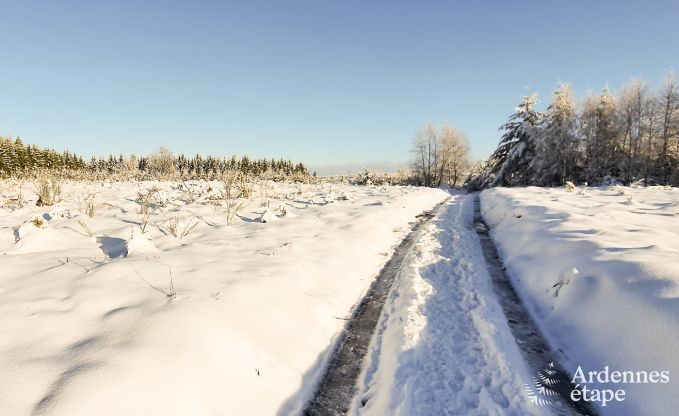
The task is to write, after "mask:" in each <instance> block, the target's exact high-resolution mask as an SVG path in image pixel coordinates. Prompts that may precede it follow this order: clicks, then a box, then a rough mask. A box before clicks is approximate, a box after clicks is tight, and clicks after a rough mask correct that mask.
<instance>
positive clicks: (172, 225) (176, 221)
mask: <svg viewBox="0 0 679 416" xmlns="http://www.w3.org/2000/svg"><path fill="white" fill-rule="evenodd" d="M199 222H200V221H199V220H198V219H197V218H196V217H191V218H189V220H188V221H186V222H183V223H182V221H181V219H180V218H179V215H175V216H174V217H172V218H170V219H168V220H166V221H165V223H164V228H165V229H166V230H167V231H168V232H169V233H170V234H171V235H172V236H174V237H176V238H179V239H182V238H184V237H186V236H187V235H189V234H190V233H191V231H193V229H194V228H196V226H197V225H198V223H199Z"/></svg>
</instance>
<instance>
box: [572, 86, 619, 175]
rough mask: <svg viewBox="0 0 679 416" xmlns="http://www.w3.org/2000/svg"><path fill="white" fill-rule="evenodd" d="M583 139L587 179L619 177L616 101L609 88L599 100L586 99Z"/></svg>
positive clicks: (582, 120)
mask: <svg viewBox="0 0 679 416" xmlns="http://www.w3.org/2000/svg"><path fill="white" fill-rule="evenodd" d="M581 122H582V131H583V133H584V140H585V156H586V172H585V174H586V177H587V181H588V182H590V183H591V182H594V183H596V182H598V181H600V180H601V179H602V178H604V177H606V176H613V177H617V176H619V175H620V169H619V166H620V165H621V163H622V159H623V157H624V154H623V151H622V146H621V143H620V134H619V128H618V126H619V123H617V114H616V104H615V98H614V97H613V96H612V95H611V92H610V89H609V88H608V87H606V88H604V90H603V92H602V93H601V95H600V96H598V97H593V98H589V99H588V100H587V101H586V103H585V108H584V110H583V112H582V115H581Z"/></svg>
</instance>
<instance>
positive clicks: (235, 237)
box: [0, 182, 511, 416]
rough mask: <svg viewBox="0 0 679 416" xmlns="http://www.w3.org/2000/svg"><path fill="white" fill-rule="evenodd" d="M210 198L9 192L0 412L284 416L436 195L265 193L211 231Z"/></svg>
mask: <svg viewBox="0 0 679 416" xmlns="http://www.w3.org/2000/svg"><path fill="white" fill-rule="evenodd" d="M154 186H157V187H158V188H159V191H158V192H156V196H155V198H154V199H153V200H154V202H153V204H151V206H150V207H149V212H150V214H149V216H148V225H147V226H146V230H145V231H146V232H145V233H142V232H141V228H140V226H141V225H142V215H141V214H140V212H139V211H140V202H139V201H140V198H139V193H141V194H148V192H149V190H150V189H152V187H154ZM220 186H221V184H219V183H216V182H213V183H205V182H189V183H184V184H177V183H168V182H165V183H140V184H133V183H112V184H111V183H103V184H70V185H65V186H64V192H63V194H64V201H63V202H61V203H60V204H59V206H58V207H36V206H35V200H36V199H37V197H36V196H35V195H33V193H32V188H31V187H30V185H29V184H25V185H24V188H25V189H24V196H25V197H26V201H25V206H24V207H23V208H17V207H16V206H14V207H9V206H4V207H2V208H0V333H1V334H2V336H1V337H0V413H2V414H3V415H30V414H35V415H41V414H49V415H68V416H75V415H93V414H97V415H188V414H191V415H208V414H210V415H213V414H233V415H275V414H277V413H279V414H283V413H288V412H289V413H298V412H299V411H300V410H301V407H302V406H303V404H304V403H305V401H306V400H307V399H308V398H309V396H310V394H311V393H312V392H313V388H314V387H315V383H316V382H317V381H318V377H319V375H320V374H321V371H322V370H323V368H324V365H325V363H326V361H327V358H328V355H329V353H330V351H331V350H332V347H333V343H334V340H335V339H336V337H337V335H338V333H339V332H340V331H341V330H342V328H343V326H344V324H345V322H346V321H345V318H346V317H348V316H349V315H350V314H351V310H352V306H354V305H355V304H356V303H357V302H358V301H359V300H360V299H361V297H362V295H363V294H364V293H365V291H366V290H367V288H368V287H369V285H370V283H371V280H372V279H373V278H374V277H375V276H376V274H377V273H378V272H379V270H380V268H381V267H382V265H383V264H384V263H385V262H386V260H387V259H388V258H389V256H390V255H391V252H392V249H393V247H394V246H395V245H396V244H398V242H399V241H400V240H401V239H402V238H403V236H404V235H405V234H406V233H407V232H408V230H409V228H410V223H411V222H412V221H414V220H415V216H416V215H417V214H419V213H421V212H422V211H424V210H427V209H431V208H432V207H434V206H435V205H436V204H437V203H438V202H440V201H442V200H443V199H444V198H445V197H446V196H447V193H445V192H443V191H441V190H436V189H425V188H409V187H376V186H368V187H350V186H337V185H335V186H333V187H331V186H329V185H325V186H322V185H282V184H268V185H267V186H266V187H262V189H265V190H262V191H261V193H262V194H261V195H260V194H258V193H257V192H256V191H255V192H254V193H253V195H252V197H250V199H249V200H247V201H246V202H247V205H246V206H245V208H243V209H242V210H241V211H240V212H239V214H238V215H236V216H233V224H227V214H226V207H225V204H226V201H223V200H220V197H219V195H220V193H221V190H220ZM331 188H332V189H331ZM1 191H2V193H3V194H5V196H6V197H7V198H5V200H9V199H11V196H9V195H8V193H10V192H12V190H11V189H9V187H7V188H4V189H3V190H1ZM93 193H95V197H94V198H95V199H96V204H97V207H96V210H95V213H94V216H93V217H90V216H89V215H86V214H85V213H84V212H81V211H82V206H81V209H79V208H78V204H77V201H78V199H80V200H81V201H82V200H84V199H85V198H84V197H83V196H84V195H86V194H88V195H91V194H93ZM337 195H340V196H339V197H338V196H337ZM349 196H350V197H349ZM78 197H82V198H78ZM16 199H17V198H14V200H15V201H16ZM0 202H2V201H0ZM331 202H332V203H331ZM265 206H266V207H268V206H270V207H272V209H271V210H267V209H266V208H264V207H265ZM281 207H283V209H281ZM273 208H276V209H273ZM263 214H265V215H263ZM262 219H264V220H266V222H263V221H261V220H262ZM274 219H275V220H276V221H272V220H274ZM509 400H510V401H511V399H509Z"/></svg>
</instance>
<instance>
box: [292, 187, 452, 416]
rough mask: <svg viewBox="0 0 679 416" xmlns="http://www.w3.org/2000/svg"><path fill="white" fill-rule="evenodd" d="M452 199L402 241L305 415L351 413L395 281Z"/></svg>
mask: <svg viewBox="0 0 679 416" xmlns="http://www.w3.org/2000/svg"><path fill="white" fill-rule="evenodd" d="M449 199H450V198H448V199H446V200H445V201H443V202H442V203H440V204H438V205H437V206H436V207H435V208H434V209H432V210H431V211H426V212H424V213H422V214H420V215H418V219H419V220H420V221H419V222H418V223H416V224H415V225H414V226H413V229H412V230H411V231H410V233H409V234H408V235H407V236H406V237H405V238H404V239H403V240H402V241H401V244H400V245H399V246H398V247H397V248H396V250H395V251H394V254H393V255H392V257H391V258H390V259H389V261H388V262H387V263H386V264H385V265H384V267H383V268H382V270H381V271H380V273H379V274H378V276H377V277H376V278H375V280H374V281H373V283H372V284H371V286H370V289H369V290H368V292H367V294H366V295H365V296H364V297H363V299H362V300H361V302H360V303H359V304H358V305H357V306H356V308H354V311H353V316H352V318H351V320H350V321H349V322H348V323H347V326H346V327H345V330H344V333H343V334H342V335H340V337H339V339H338V341H337V343H336V346H335V351H334V353H333V355H332V356H331V357H330V359H329V362H328V367H327V369H326V371H325V374H324V375H323V377H322V379H321V381H320V383H319V387H318V389H317V391H316V393H315V394H314V397H313V398H312V399H311V400H310V402H309V404H308V405H307V407H306V409H305V410H304V413H303V414H304V415H308V416H315V415H319V416H334V415H344V414H346V413H347V411H348V410H349V406H350V404H351V401H352V398H353V397H354V395H355V394H356V380H357V379H358V376H359V374H360V372H361V367H362V363H363V358H364V357H365V354H366V352H367V350H368V346H369V344H370V340H371V338H372V334H373V332H374V330H375V325H376V324H377V321H378V319H379V317H380V313H381V310H382V307H383V306H384V302H385V300H386V298H387V295H388V294H389V292H390V290H391V287H392V285H393V283H394V279H395V278H396V276H397V275H398V273H399V270H400V269H401V267H402V264H403V262H404V260H405V259H406V256H407V254H408V252H409V251H410V249H411V248H412V246H413V244H414V243H415V242H416V241H417V239H418V235H419V232H420V229H421V228H422V227H423V226H424V225H425V224H428V223H429V221H430V220H431V218H433V217H434V216H435V215H436V213H438V212H439V211H440V209H441V207H442V206H444V205H445V203H446V202H447V201H448V200H449Z"/></svg>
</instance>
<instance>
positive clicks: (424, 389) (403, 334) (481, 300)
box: [350, 195, 547, 416]
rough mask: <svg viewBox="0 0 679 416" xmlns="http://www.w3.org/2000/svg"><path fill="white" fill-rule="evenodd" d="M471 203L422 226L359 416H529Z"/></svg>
mask: <svg viewBox="0 0 679 416" xmlns="http://www.w3.org/2000/svg"><path fill="white" fill-rule="evenodd" d="M472 220H473V197H472V196H470V195H456V196H454V197H453V200H452V201H450V202H448V203H447V204H446V206H445V207H444V209H443V210H442V212H441V214H440V215H439V216H438V217H437V218H435V219H434V220H432V221H431V222H430V223H428V224H426V225H425V227H423V230H422V232H421V234H420V238H419V239H418V242H417V243H416V245H415V246H414V248H413V250H412V251H411V253H410V254H409V258H408V260H407V262H406V263H407V266H406V267H404V268H403V269H402V271H401V273H400V274H399V277H398V278H397V281H396V283H395V285H394V288H393V290H392V292H391V294H390V295H389V299H388V300H387V306H386V307H385V309H384V312H383V315H382V317H381V319H380V323H379V326H378V328H377V331H376V335H375V337H374V339H373V343H372V345H371V349H370V354H369V356H368V359H367V363H366V367H365V369H364V372H363V374H362V377H361V379H360V384H359V394H358V395H357V396H356V398H355V400H354V403H353V406H352V410H351V412H350V414H352V415H361V416H363V415H365V416H368V415H408V416H418V415H423V416H424V415H427V416H430V415H529V414H536V415H537V414H544V413H545V411H547V409H542V408H538V407H537V406H533V405H532V404H530V403H529V401H528V398H527V397H526V396H525V395H524V394H523V390H524V384H523V380H524V379H527V380H530V378H529V377H528V375H527V368H526V366H525V364H524V363H523V360H522V359H521V356H520V353H519V352H518V348H517V346H516V344H515V342H514V340H513V338H512V336H511V333H510V331H509V328H508V327H507V323H506V320H505V318H504V315H503V314H502V310H501V308H500V306H499V304H498V301H497V299H496V298H495V295H494V294H493V292H492V284H491V282H490V278H489V276H488V274H487V272H486V271H485V262H484V260H483V256H482V253H481V250H480V247H479V243H478V239H477V237H476V233H475V232H474V230H473V228H472Z"/></svg>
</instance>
